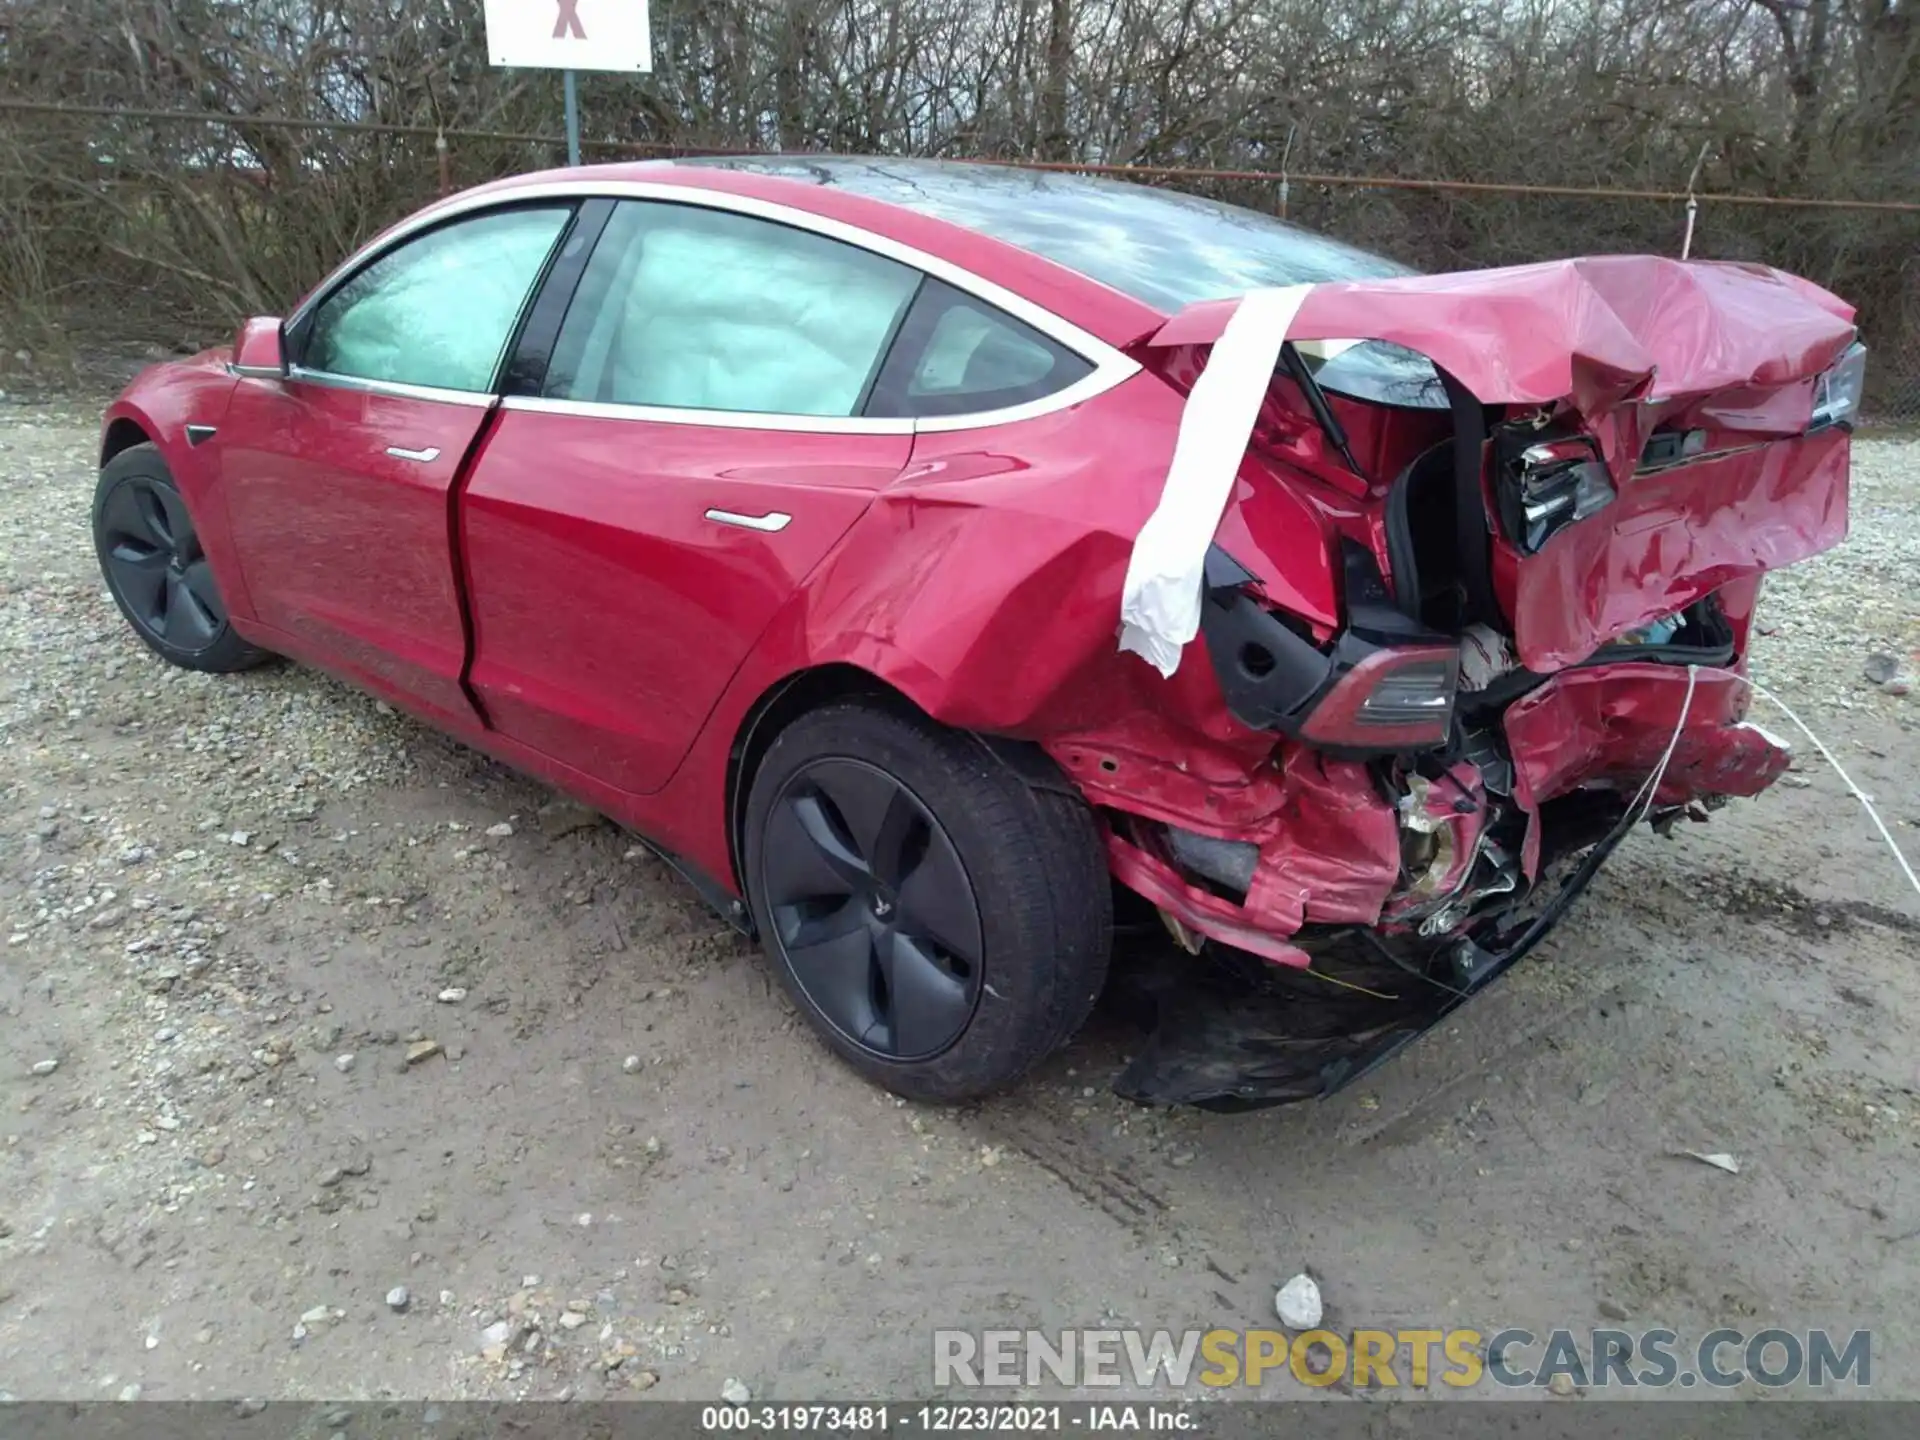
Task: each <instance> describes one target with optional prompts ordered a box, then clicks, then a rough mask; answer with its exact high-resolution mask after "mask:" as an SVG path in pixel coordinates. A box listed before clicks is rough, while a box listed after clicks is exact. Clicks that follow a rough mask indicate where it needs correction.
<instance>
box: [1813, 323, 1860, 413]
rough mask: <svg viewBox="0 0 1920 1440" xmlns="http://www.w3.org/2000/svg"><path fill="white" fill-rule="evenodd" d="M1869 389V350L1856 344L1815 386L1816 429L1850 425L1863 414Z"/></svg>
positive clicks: (1814, 383)
mask: <svg viewBox="0 0 1920 1440" xmlns="http://www.w3.org/2000/svg"><path fill="white" fill-rule="evenodd" d="M1866 388H1867V347H1866V346H1864V345H1862V344H1860V343H1859V342H1858V341H1855V342H1854V344H1852V345H1851V346H1849V347H1848V348H1847V351H1846V353H1845V354H1843V355H1842V356H1841V357H1840V359H1839V360H1838V361H1837V362H1836V363H1835V364H1834V366H1833V368H1832V369H1830V370H1828V371H1826V372H1825V373H1824V374H1822V375H1821V376H1820V377H1819V378H1818V379H1816V380H1815V381H1814V382H1813V425H1812V427H1811V428H1813V429H1819V428H1820V427H1822V426H1826V425H1850V424H1852V423H1853V418H1854V416H1855V415H1857V414H1858V413H1859V411H1860V397H1861V395H1862V394H1864V393H1865V391H1866Z"/></svg>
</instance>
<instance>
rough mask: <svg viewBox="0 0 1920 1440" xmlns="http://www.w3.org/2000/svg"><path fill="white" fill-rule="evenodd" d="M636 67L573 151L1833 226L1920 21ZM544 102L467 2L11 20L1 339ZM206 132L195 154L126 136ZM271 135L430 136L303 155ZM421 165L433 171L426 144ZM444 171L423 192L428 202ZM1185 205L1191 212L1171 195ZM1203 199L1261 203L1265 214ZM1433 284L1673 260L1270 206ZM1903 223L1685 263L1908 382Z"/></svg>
mask: <svg viewBox="0 0 1920 1440" xmlns="http://www.w3.org/2000/svg"><path fill="white" fill-rule="evenodd" d="M653 10H654V33H655V52H656V61H655V63H656V72H655V73H654V74H653V75H651V76H647V77H638V78H628V77H616V76H605V75H587V76H583V77H582V92H583V99H584V109H585V114H586V119H587V127H588V139H589V142H590V146H591V152H592V154H593V155H594V156H596V157H598V158H613V157H614V156H616V155H617V154H619V153H620V152H619V148H618V147H619V146H621V145H622V144H629V145H631V144H645V145H660V146H669V147H689V148H700V147H739V148H744V149H767V148H781V149H788V150H822V149H838V150H857V151H880V152H898V153H922V154H934V155H949V156H961V155H982V156H991V157H1002V158H1047V159H1056V160H1071V161H1097V162H1105V163H1136V164H1157V165H1182V166H1201V167H1209V168H1214V169H1232V170H1263V171H1273V170H1278V169H1279V168H1280V167H1281V166H1282V164H1283V163H1284V164H1285V165H1286V167H1287V168H1288V169H1289V170H1290V172H1291V173H1293V174H1303V173H1315V172H1318V173H1325V174H1367V175H1402V176H1421V177H1444V178H1454V179H1472V180H1480V181H1497V182H1508V183H1518V184H1539V185H1562V186H1593V187H1630V188H1651V189H1662V190H1681V189H1684V188H1685V187H1686V185H1687V183H1688V179H1689V177H1690V176H1691V175H1693V174H1694V173H1695V170H1696V166H1697V167H1698V184H1699V187H1700V188H1701V189H1702V190H1703V191H1730V192H1740V193H1750V194H1762V195H1804V196H1825V197H1833V198H1848V199H1893V200H1911V199H1914V198H1916V197H1920V19H1917V18H1916V16H1917V15H1920V6H1916V5H1915V4H1914V3H1913V0H1847V3H1845V4H1842V3H1840V0H655V3H654V6H653ZM558 91H559V78H558V76H556V75H552V74H548V73H534V72H524V71H501V70H495V69H493V68H491V67H490V66H489V65H488V64H487V56H486V51H485V46H484V40H483V34H482V26H481V18H480V4H479V0H406V3H400V0H0V97H15V98H37V99H41V100H49V101H57V102H61V103H64V104H68V105H80V106H101V107H110V108H113V109H115V110H117V111H118V112H119V113H117V114H114V115H111V116H101V117H95V118H88V117H51V116H46V115H36V114H24V113H18V112H9V111H5V110H0V315H5V314H8V313H11V314H12V315H13V316H14V317H15V319H16V323H17V321H18V317H19V316H21V315H23V314H27V313H32V312H35V311H36V310H37V311H39V312H42V313H45V312H49V311H57V310H59V309H62V308H69V307H72V306H75V305H86V304H92V305H96V306H97V305H101V304H106V305H109V306H112V307H114V309H115V312H116V313H120V314H125V313H127V312H128V311H130V310H132V309H134V308H135V302H136V300H137V302H138V304H137V308H138V309H139V310H140V311H141V312H142V313H154V314H159V315H164V316H168V317H172V318H173V319H174V320H175V321H176V322H177V323H194V324H200V325H203V326H207V327H209V328H211V327H215V326H220V325H224V324H225V323H226V322H227V321H229V320H230V319H231V318H232V317H233V316H234V315H237V314H239V313H242V312H245V311H251V310H260V309H271V308H275V307H278V306H283V305H286V304H288V303H289V302H290V301H291V299H292V298H293V297H294V296H295V295H296V294H297V293H298V292H299V291H300V289H301V288H302V287H303V285H304V284H306V283H309V282H310V281H311V280H312V279H313V278H314V277H315V276H316V275H318V274H319V273H321V272H322V271H323V270H324V269H325V268H327V266H328V265H329V264H330V263H331V262H332V261H333V260H335V259H337V258H338V257H339V256H340V255H341V254H342V253H343V252H344V251H346V250H347V249H348V248H350V247H351V246H352V245H353V244H354V243H355V242H356V241H358V240H360V239H363V238H364V237H365V236H367V235H368V234H370V233H371V232H372V231H374V230H376V229H377V228H378V227H379V226H381V225H382V224H384V223H386V222H388V221H390V220H392V219H394V218H396V217H398V216H399V215H401V214H404V213H405V212H406V211H408V210H409V209H411V208H413V207H415V206H417V205H418V204H420V203H421V202H422V201H424V200H426V199H428V198H430V197H431V196H432V195H434V194H435V193H437V192H438V190H439V189H440V188H441V186H442V184H443V181H446V180H450V181H451V182H452V183H454V184H462V185H463V184H470V183H474V182H476V181H479V180H483V179H486V178H489V177H491V176H493V175H496V174H501V173H506V172H509V171H513V170H523V169H529V168H534V167H537V166H540V165H544V164H550V163H554V162H556V161H557V160H558V158H559V156H558V154H557V152H556V150H555V148H554V147H553V146H551V145H541V144H537V143H527V142H524V141H516V140H501V139H482V138H477V136H476V134H475V133H474V132H494V133H504V134H509V135H515V134H517V135H526V134H547V135H551V134H552V133H554V132H555V130H556V129H557V118H558V114H559V108H560V107H559V95H558ZM149 111H188V112H215V113H218V114H220V115H223V116H230V117H232V118H231V119H227V120H222V121H220V122H217V123H210V122H198V121H196V122H183V121H180V120H163V119H153V118H146V117H144V116H143V114H142V113H141V112H149ZM276 117H277V118H279V119H282V120H285V119H292V120H303V121H327V122H346V123H350V124H354V125H360V126H367V125H375V126H388V127H422V130H421V131H420V132H419V133H407V134H394V133H386V132H382V131H380V130H377V129H338V130H316V129H299V128H293V127H290V126H287V125H284V124H273V123H269V122H270V121H271V120H273V119H275V118H276ZM435 130H442V131H444V132H445V133H446V135H447V137H448V140H447V149H446V151H445V152H444V155H443V154H442V152H440V151H438V150H436V148H435V145H434V140H433V132H434V131H435ZM443 165H444V173H443ZM1182 183H1183V184H1187V183H1189V182H1182ZM1199 188H1206V189H1211V190H1212V191H1214V193H1217V194H1219V195H1221V196H1222V197H1223V198H1228V199H1233V200H1237V201H1240V202H1242V203H1247V204H1253V205H1257V206H1260V207H1262V208H1266V209H1275V208H1277V207H1278V206H1279V203H1280V195H1279V193H1278V187H1277V186H1275V185H1273V184H1271V183H1261V182H1248V181H1230V180H1219V181H1213V182H1207V183H1205V184H1203V185H1201V186H1200V187H1199ZM1287 211H1288V214H1289V216H1290V217H1291V218H1294V219H1297V220H1300V221H1301V222H1303V223H1306V224H1310V225H1315V226H1318V227H1320V228H1324V229H1327V230H1330V231H1332V232H1334V233H1336V234H1339V235H1342V236H1343V237H1345V238H1349V239H1352V240H1354V241H1356V242H1357V243H1360V244H1363V245H1369V246H1372V247H1374V248H1377V249H1381V250H1385V251H1388V252H1391V253H1393V254H1396V255H1398V256H1399V257H1401V258H1403V259H1406V260H1409V261H1411V262H1413V263H1415V264H1418V265H1422V266H1425V267H1430V268H1442V267H1446V268H1453V267H1460V266H1471V265H1489V264H1501V263H1510V262H1514V261H1520V260H1527V259H1535V258H1540V257H1543V256H1548V255H1555V254H1566V253H1571V252H1579V251H1596V250H1652V251H1659V252H1664V253H1674V252H1675V251H1676V250H1677V248H1678V244H1679V238H1680V234H1681V230H1682V227H1683V224H1684V221H1683V216H1682V211H1681V207H1680V206H1679V205H1678V204H1677V203H1644V202H1635V203H1624V202H1608V201H1601V200H1591V199H1578V198H1564V197H1544V196H1483V195H1472V196H1466V195H1460V194H1439V193H1418V192H1393V191H1372V190H1357V189H1351V188H1333V187H1327V186H1314V185H1312V184H1295V185H1292V186H1290V190H1289V195H1288V202H1287ZM1916 242H1920V216H1916V215H1913V214H1911V213H1907V214H1899V213H1890V212H1879V213H1875V212H1863V211H1809V210H1792V209H1774V208H1765V209H1763V208H1746V207H1741V208H1735V207H1730V206H1712V205H1710V206H1708V207H1707V208H1706V209H1705V210H1704V212H1703V214H1702V216H1701V218H1700V221H1699V226H1698V233H1697V236H1696V240H1695V245H1694V253H1696V254H1698V255H1704V256H1725V257H1737V258H1752V259H1762V260H1766V261H1769V262H1771V263H1774V264H1779V265H1783V266H1786V267H1788V268H1791V269H1795V270H1798V271H1800V272H1802V273H1804V274H1807V275H1810V276H1811V277H1813V278H1814V279H1816V280H1819V281H1821V282H1822V283H1824V284H1827V285H1829V286H1831V287H1832V288H1834V289H1836V290H1838V291H1839V292H1840V293H1842V294H1844V295H1846V296H1847V297H1848V298H1849V299H1851V300H1853V301H1855V302H1856V303H1857V304H1859V305H1860V307H1861V310H1862V316H1863V321H1864V323H1865V324H1866V326H1867V329H1868V332H1869V336H1870V339H1871V340H1872V341H1873V342H1874V343H1875V345H1876V348H1877V349H1878V350H1879V351H1880V354H1881V359H1880V361H1879V363H1878V364H1877V366H1876V369H1877V371H1878V373H1879V374H1880V375H1881V376H1882V377H1883V378H1884V377H1888V376H1889V375H1891V374H1892V373H1894V372H1897V371H1900V370H1902V369H1905V370H1907V371H1908V372H1910V373H1913V374H1920V261H1917V260H1916V258H1915V257H1916V255H1917V254H1920V244H1917V243H1916Z"/></svg>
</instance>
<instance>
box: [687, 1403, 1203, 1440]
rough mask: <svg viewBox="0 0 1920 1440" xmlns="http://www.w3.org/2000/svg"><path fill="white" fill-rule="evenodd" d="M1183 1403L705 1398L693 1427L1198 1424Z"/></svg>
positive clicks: (840, 1429)
mask: <svg viewBox="0 0 1920 1440" xmlns="http://www.w3.org/2000/svg"><path fill="white" fill-rule="evenodd" d="M1197 1423H1198V1421H1197V1417H1196V1416H1195V1414H1194V1413H1193V1409H1192V1407H1191V1405H1190V1404H1188V1403H1179V1402H1168V1403H1147V1402H1139V1403H1124V1402H1122V1403H1099V1404H1088V1403H1082V1404H1073V1405H987V1404H968V1403H960V1404H928V1405H878V1404H844V1405H803V1404H769V1405H704V1406H702V1407H701V1410H700V1428H701V1430H702V1431H704V1432H706V1433H709V1434H719V1433H725V1432H735V1433H743V1432H744V1433H752V1432H770V1431H818V1432H827V1433H833V1434H862V1433H864V1434H875V1435H879V1434H889V1433H894V1432H911V1431H920V1432H923V1433H925V1434H929V1435H949V1434H963V1435H970V1434H1009V1433H1022V1432H1032V1433H1038V1434H1064V1433H1071V1432H1073V1431H1076V1430H1079V1431H1088V1432H1099V1431H1124V1430H1142V1431H1148V1430H1157V1431H1161V1432H1167V1433H1171V1432H1176V1431H1188V1430H1193V1429H1195V1428H1196V1427H1197Z"/></svg>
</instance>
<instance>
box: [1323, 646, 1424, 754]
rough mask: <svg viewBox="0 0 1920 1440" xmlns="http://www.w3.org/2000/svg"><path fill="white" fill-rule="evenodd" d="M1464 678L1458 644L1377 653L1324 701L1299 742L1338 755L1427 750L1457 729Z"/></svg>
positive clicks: (1343, 677)
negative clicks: (1458, 691)
mask: <svg viewBox="0 0 1920 1440" xmlns="http://www.w3.org/2000/svg"><path fill="white" fill-rule="evenodd" d="M1459 679H1460V649H1459V647H1458V646H1457V645H1407V646H1393V647H1391V648H1388V649H1382V650H1376V651H1374V652H1373V653H1372V654H1371V655H1368V656H1366V657H1365V658H1364V659H1362V660H1360V661H1359V662H1358V663H1357V664H1355V665H1353V666H1352V667H1351V668H1350V669H1348V670H1347V671H1346V673H1344V674H1343V675H1341V677H1340V678H1339V679H1338V680H1337V681H1335V682H1334V685H1333V688H1332V689H1330V690H1328V691H1327V693H1326V694H1325V695H1323V696H1321V697H1320V700H1319V702H1318V703H1316V704H1315V705H1314V707H1313V711H1312V713H1311V714H1310V715H1308V716H1307V718H1306V720H1305V721H1304V722H1303V723H1302V724H1301V726H1300V731H1299V734H1300V738H1301V739H1302V740H1306V741H1309V742H1311V743H1312V744H1315V745H1320V746H1324V747H1326V748H1328V749H1333V750H1374V751H1379V750H1424V749H1429V748H1432V747H1434V746H1439V745H1444V744H1446V742H1447V736H1448V734H1449V733H1450V732H1451V730H1452V728H1453V696H1454V690H1455V688H1456V687H1457V685H1458V683H1459Z"/></svg>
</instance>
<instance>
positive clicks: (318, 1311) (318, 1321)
mask: <svg viewBox="0 0 1920 1440" xmlns="http://www.w3.org/2000/svg"><path fill="white" fill-rule="evenodd" d="M332 1318H333V1312H332V1311H331V1310H329V1309H327V1307H326V1306H324V1305H316V1306H314V1307H313V1308H312V1309H311V1310H308V1311H305V1312H303V1313H302V1314H301V1316H300V1323H301V1324H302V1325H324V1324H326V1323H327V1321H328V1320H330V1319H332Z"/></svg>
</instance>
